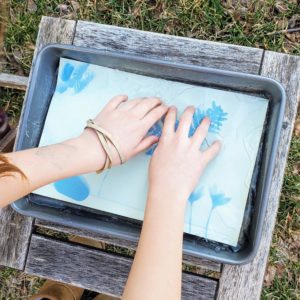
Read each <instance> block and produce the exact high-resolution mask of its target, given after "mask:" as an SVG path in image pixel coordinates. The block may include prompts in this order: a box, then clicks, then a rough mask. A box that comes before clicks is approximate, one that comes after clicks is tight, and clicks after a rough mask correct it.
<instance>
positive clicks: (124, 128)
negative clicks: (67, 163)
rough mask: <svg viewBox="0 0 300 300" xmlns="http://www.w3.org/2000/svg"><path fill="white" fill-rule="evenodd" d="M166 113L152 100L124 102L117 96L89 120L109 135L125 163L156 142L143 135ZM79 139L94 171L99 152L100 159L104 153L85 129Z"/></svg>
mask: <svg viewBox="0 0 300 300" xmlns="http://www.w3.org/2000/svg"><path fill="white" fill-rule="evenodd" d="M167 110H168V108H167V106H166V105H164V104H163V103H162V101H161V100H160V99H159V98H156V97H144V98H138V99H134V100H128V97H127V96H126V95H119V96H116V97H114V98H112V99H111V100H110V101H109V102H108V103H107V104H106V106H105V107H104V108H103V110H102V111H101V112H100V113H99V114H98V115H97V116H96V117H95V118H94V119H93V120H94V122H95V123H96V124H97V125H99V126H100V127H102V128H103V129H105V130H106V131H107V132H108V133H110V134H111V136H112V137H113V138H114V140H115V141H116V143H117V144H118V146H119V148H120V149H119V151H120V153H121V154H122V156H123V158H124V159H125V161H127V160H128V159H130V158H132V157H133V156H135V155H136V154H138V153H140V152H142V151H144V150H146V149H147V148H148V147H150V146H151V145H153V144H154V143H156V142H157V141H158V138H157V137H156V136H146V134H147V132H148V130H149V129H150V128H151V126H152V125H153V124H154V123H155V122H157V121H158V120H159V119H160V118H161V117H162V116H163V115H164V114H165V113H166V112H167ZM80 138H81V140H82V143H83V144H84V146H85V148H86V150H87V151H88V154H89V155H90V156H92V157H93V158H95V169H99V165H100V163H101V164H103V159H102V160H101V162H100V161H97V157H100V156H99V152H100V151H102V154H103V155H102V156H101V157H103V156H104V157H105V153H103V152H104V151H103V148H102V146H101V144H100V142H99V140H98V137H97V135H96V132H94V130H93V129H91V128H86V129H85V130H84V132H83V133H82V135H81V137H80ZM112 149H113V152H114V155H113V160H112V165H118V164H120V158H119V156H118V153H117V152H116V151H115V149H114V148H113V147H112Z"/></svg>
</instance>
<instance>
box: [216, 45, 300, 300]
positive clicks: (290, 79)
mask: <svg viewBox="0 0 300 300" xmlns="http://www.w3.org/2000/svg"><path fill="white" fill-rule="evenodd" d="M261 74H262V75H264V76H266V77H270V78H273V79H276V80H278V81H279V82H281V83H282V84H283V86H284V87H285V89H286V93H287V105H286V110H285V117H284V123H283V127H282V130H281V137H280V144H279V148H278V152H277V156H276V165H275V171H274V174H273V177H272V184H271V189H270V191H271V192H270V195H269V201H268V206H267V212H266V216H265V219H264V226H263V233H262V238H261V243H260V247H259V250H258V253H257V255H256V257H255V259H254V260H253V262H252V263H250V264H247V265H244V266H230V265H225V266H224V268H223V270H222V274H221V278H220V285H219V291H218V299H220V300H227V299H228V300H232V299H235V300H238V299H247V300H248V299H249V300H252V299H259V298H260V294H261V289H262V285H263V279H264V273H265V268H266V264H267V259H268V254H269V249H270V245H271V242H272V233H273V230H274V226H275V222H276V214H277V210H278V204H279V198H280V192H281V186H282V181H283V177H284V170H285V165H286V160H287V156H288V151H289V145H290V141H291V135H292V130H293V125H294V121H295V117H296V114H297V105H298V101H299V98H300V57H296V56H291V55H286V54H281V53H275V52H269V51H267V52H266V53H265V56H264V61H263V64H262V72H261Z"/></svg>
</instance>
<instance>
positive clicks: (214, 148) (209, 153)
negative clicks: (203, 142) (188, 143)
mask: <svg viewBox="0 0 300 300" xmlns="http://www.w3.org/2000/svg"><path fill="white" fill-rule="evenodd" d="M220 150H221V142H220V141H215V142H214V143H213V144H212V145H211V146H210V147H209V148H208V149H206V150H205V151H204V152H202V157H203V160H204V162H205V164H208V163H209V162H210V161H211V160H212V159H213V158H215V157H216V155H217V154H218V153H219V152H220Z"/></svg>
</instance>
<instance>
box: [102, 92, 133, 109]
mask: <svg viewBox="0 0 300 300" xmlns="http://www.w3.org/2000/svg"><path fill="white" fill-rule="evenodd" d="M127 100H128V96H127V95H118V96H115V97H113V98H112V99H111V100H110V101H109V102H108V103H107V104H106V105H105V107H104V109H103V110H114V109H116V108H117V107H118V106H119V105H120V104H121V103H123V102H125V101H127Z"/></svg>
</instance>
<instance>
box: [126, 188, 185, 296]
mask: <svg viewBox="0 0 300 300" xmlns="http://www.w3.org/2000/svg"><path fill="white" fill-rule="evenodd" d="M180 197H182V196H180V195H174V196H172V195H171V194H169V195H163V194H159V193H157V192H155V191H151V190H150V192H149V197H148V201H147V207H146V212H145V218H144V223H143V228H142V232H141V237H140V241H139V245H138V248H137V252H136V256H135V259H134V262H133V265H132V268H131V271H130V275H129V278H128V282H127V284H126V288H125V291H124V295H123V299H124V300H138V299H144V300H147V299H149V300H150V299H151V300H152V299H157V300H159V299H170V300H173V299H174V300H175V299H178V300H179V299H180V297H181V273H182V272H181V270H182V242H183V226H184V210H185V201H184V199H182V198H181V199H180Z"/></svg>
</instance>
